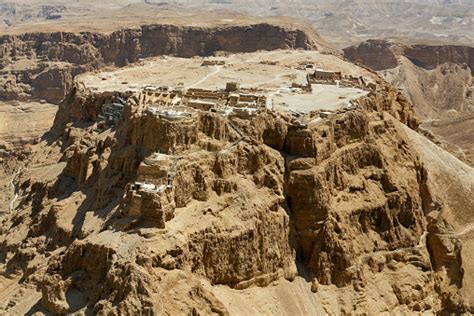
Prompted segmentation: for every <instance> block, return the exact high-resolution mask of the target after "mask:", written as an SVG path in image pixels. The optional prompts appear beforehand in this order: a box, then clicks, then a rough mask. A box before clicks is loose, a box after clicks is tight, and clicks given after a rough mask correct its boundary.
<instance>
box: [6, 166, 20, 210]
mask: <svg viewBox="0 0 474 316" xmlns="http://www.w3.org/2000/svg"><path fill="white" fill-rule="evenodd" d="M20 172H21V168H19V169H18V171H17V172H16V173H15V174H14V175H13V178H12V179H11V180H10V185H11V187H12V190H13V192H14V193H15V196H14V197H13V199H12V200H11V201H10V204H9V209H8V210H9V212H10V213H11V212H13V211H14V210H15V202H16V200H17V199H18V192H17V189H16V186H15V183H13V181H15V179H16V177H17V176H19V175H20Z"/></svg>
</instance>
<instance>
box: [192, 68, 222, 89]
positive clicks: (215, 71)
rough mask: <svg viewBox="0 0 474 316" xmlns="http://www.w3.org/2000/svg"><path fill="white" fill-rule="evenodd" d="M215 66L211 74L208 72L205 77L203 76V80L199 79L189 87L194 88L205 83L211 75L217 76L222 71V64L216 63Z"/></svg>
mask: <svg viewBox="0 0 474 316" xmlns="http://www.w3.org/2000/svg"><path fill="white" fill-rule="evenodd" d="M214 67H215V70H214V71H213V72H211V73H209V74H207V75H206V76H205V77H204V78H202V79H201V80H199V81H198V82H196V83H194V84H192V85H191V86H189V87H188V89H189V88H194V87H196V86H198V85H200V84H201V83H203V82H204V81H206V80H207V79H209V78H210V77H212V76H215V75H217V74H218V73H219V72H220V71H221V67H220V66H217V65H214Z"/></svg>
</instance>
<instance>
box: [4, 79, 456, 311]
mask: <svg viewBox="0 0 474 316" xmlns="http://www.w3.org/2000/svg"><path fill="white" fill-rule="evenodd" d="M114 97H115V96H114V95H113V94H110V93H103V94H98V93H93V92H88V91H82V90H81V89H80V88H77V87H76V88H75V89H73V90H72V91H71V93H70V95H69V96H68V97H67V98H66V100H65V101H64V103H63V104H62V105H61V106H60V110H59V112H58V114H57V117H56V122H55V127H54V134H55V137H56V143H55V144H56V145H55V146H58V147H60V148H61V153H62V158H61V160H62V161H63V164H64V165H65V167H64V169H63V170H62V172H61V173H60V174H59V175H58V177H57V178H56V179H54V181H50V182H42V181H37V182H35V183H26V182H25V183H24V184H23V190H24V195H25V196H26V197H27V198H26V199H25V200H24V201H23V202H22V206H21V209H20V210H19V211H18V214H16V215H14V216H13V217H12V218H10V219H8V220H7V223H10V224H9V226H6V228H4V231H5V232H6V234H4V237H2V239H0V251H1V252H2V253H4V254H5V261H6V262H7V264H8V266H9V267H10V268H9V271H10V273H16V274H21V275H26V276H27V280H28V282H31V283H32V284H35V285H37V286H38V287H39V288H40V289H41V293H42V296H41V306H42V308H44V310H45V311H49V312H53V313H72V312H76V311H85V310H88V311H92V312H94V313H97V314H120V313H133V314H142V315H149V314H161V313H170V314H172V313H189V314H192V313H197V312H201V313H206V314H220V315H226V314H227V313H228V311H227V306H226V305H225V304H223V303H222V302H221V301H220V300H219V299H217V298H216V296H215V295H214V294H213V288H215V287H217V286H227V287H230V288H232V289H234V290H238V291H243V290H245V289H248V288H249V287H255V286H258V287H263V288H265V287H268V286H270V284H272V282H278V280H283V279H286V280H289V281H292V280H294V279H295V278H298V277H300V276H304V277H305V281H304V282H306V283H307V284H308V287H310V288H311V290H312V291H313V292H314V293H313V294H310V295H314V297H315V298H317V297H318V298H319V297H324V295H330V296H334V297H337V298H338V299H339V300H340V303H339V305H338V306H339V307H338V309H339V310H338V312H340V313H347V314H349V313H360V312H366V311H367V310H372V311H374V312H375V313H378V312H383V311H387V310H393V309H395V308H399V310H400V311H401V310H405V311H410V312H415V311H419V312H421V311H425V312H434V313H437V312H441V311H445V312H451V313H457V312H461V311H463V310H464V309H463V308H464V307H463V306H464V305H463V302H462V300H461V299H460V296H459V295H458V294H459V293H458V285H456V284H458V283H459V282H460V279H459V277H461V279H462V275H461V276H460V275H459V273H458V272H459V271H455V270H454V266H456V264H457V263H458V260H459V257H457V256H458V255H459V249H458V248H456V247H458V245H456V244H449V243H448V242H447V240H444V239H442V240H441V239H439V238H438V239H436V238H437V237H436V236H437V235H433V234H438V233H439V232H440V231H442V230H443V228H442V227H441V226H442V225H441V224H440V223H441V222H438V224H439V225H438V226H436V225H434V224H432V223H431V222H429V221H428V220H427V216H428V215H429V214H430V213H432V212H434V211H435V210H434V209H433V208H432V207H431V206H430V205H431V204H432V202H433V201H430V196H429V192H427V190H428V191H429V189H428V188H427V187H426V185H425V182H426V170H424V169H423V166H422V163H421V162H420V159H419V157H418V156H417V154H415V151H414V150H413V148H412V147H411V144H410V142H409V140H408V138H407V137H406V134H405V133H404V132H403V130H402V129H400V128H399V127H398V125H397V124H398V122H403V123H404V124H406V125H408V126H412V127H414V128H416V126H417V121H416V120H415V119H414V118H413V113H412V107H411V105H410V104H409V103H408V102H407V101H406V99H404V98H403V97H402V96H401V95H400V94H399V93H397V92H396V91H393V90H392V89H390V88H387V89H382V90H380V91H377V92H373V93H371V94H370V95H368V96H366V97H363V98H361V99H360V100H358V104H359V106H357V107H354V109H352V110H349V111H341V112H340V113H337V114H334V115H331V116H329V117H328V118H325V119H322V120H320V121H317V123H312V124H309V125H302V124H300V123H299V122H298V121H297V120H296V119H295V118H294V117H292V116H290V115H286V114H281V113H277V112H273V111H267V110H262V111H260V112H258V113H256V114H255V116H253V117H251V118H250V119H249V120H245V119H242V118H239V117H238V116H234V115H230V116H220V115H218V114H216V113H204V112H197V113H195V114H194V115H191V116H189V117H185V118H182V119H180V120H175V119H170V118H167V117H164V116H160V115H153V114H152V113H150V112H147V111H146V106H145V105H144V104H142V103H141V102H140V100H141V98H140V95H128V96H126V97H128V101H127V104H126V106H125V109H124V112H123V114H122V117H121V119H120V121H119V123H118V126H117V127H116V128H113V129H111V128H106V129H103V127H101V125H100V124H98V123H97V118H98V115H99V114H100V113H101V108H102V107H101V106H102V104H103V103H105V102H110V101H111V100H112V99H113V98H114ZM123 97H125V96H123ZM140 181H141V182H140ZM20 219H21V220H20ZM433 225H434V226H433ZM440 225H441V226H440ZM436 227H438V228H436ZM439 227H441V228H439ZM18 232H20V234H22V238H21V240H22V243H21V244H19V243H18V242H14V240H17V239H15V238H13V236H12V234H19V233H18ZM425 239H426V240H427V244H428V246H427V245H426V243H425ZM35 249H36V250H37V251H35ZM453 251H454V252H455V253H456V255H451V254H450V253H451V252H453ZM46 256H47V257H49V259H47V262H48V264H47V266H46V267H45V266H41V265H39V264H38V262H40V261H41V260H46ZM443 267H448V273H446V269H445V268H443ZM285 282H286V281H285ZM329 293H330V294H329ZM288 295H290V294H288ZM370 302H375V303H374V304H372V303H370ZM369 304H372V305H371V306H370V307H369V306H368V305H369Z"/></svg>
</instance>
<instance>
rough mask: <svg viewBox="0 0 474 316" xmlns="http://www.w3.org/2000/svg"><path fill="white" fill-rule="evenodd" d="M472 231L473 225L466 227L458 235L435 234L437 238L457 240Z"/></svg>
mask: <svg viewBox="0 0 474 316" xmlns="http://www.w3.org/2000/svg"><path fill="white" fill-rule="evenodd" d="M473 230H474V224H470V225H469V226H467V227H466V228H464V230H462V231H461V232H459V233H453V234H437V235H438V236H440V237H447V238H459V237H462V236H464V235H466V234H468V233H470V232H471V231H473Z"/></svg>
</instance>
